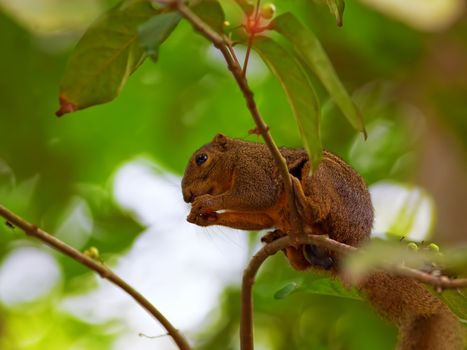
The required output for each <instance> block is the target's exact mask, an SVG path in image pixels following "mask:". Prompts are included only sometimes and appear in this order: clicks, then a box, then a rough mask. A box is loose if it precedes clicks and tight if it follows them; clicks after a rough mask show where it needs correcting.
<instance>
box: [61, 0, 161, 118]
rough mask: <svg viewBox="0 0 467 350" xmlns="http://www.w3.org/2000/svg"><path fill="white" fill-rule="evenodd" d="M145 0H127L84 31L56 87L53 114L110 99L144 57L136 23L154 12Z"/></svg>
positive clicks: (71, 110)
mask: <svg viewBox="0 0 467 350" xmlns="http://www.w3.org/2000/svg"><path fill="white" fill-rule="evenodd" d="M158 13H159V11H158V10H156V9H154V8H153V7H152V6H151V4H150V3H149V1H147V0H127V1H123V2H121V3H120V4H119V5H117V6H116V7H114V8H112V9H111V10H110V11H108V12H107V13H106V14H105V15H103V16H102V17H101V18H99V19H98V20H97V21H96V22H95V23H94V24H92V25H91V27H90V28H89V29H88V30H87V31H86V33H84V35H83V37H82V38H81V40H80V41H79V42H78V45H77V46H76V48H75V50H74V51H73V53H72V55H71V57H70V60H69V62H68V65H67V67H66V70H65V74H64V77H63V81H62V83H61V87H60V109H59V110H58V111H57V113H56V114H57V116H61V115H63V114H65V113H69V112H73V111H76V110H79V109H83V108H86V107H89V106H93V105H97V104H101V103H105V102H108V101H111V100H113V99H114V98H115V97H116V96H117V95H118V94H119V93H120V91H121V89H122V88H123V86H124V85H125V82H126V81H127V79H128V77H129V76H130V75H131V73H133V72H134V71H135V70H136V68H138V67H139V65H140V64H141V63H142V62H143V61H144V59H145V58H146V52H145V50H144V48H143V47H141V45H140V42H139V35H138V27H139V26H140V25H141V24H142V23H144V22H145V21H147V20H148V19H149V18H150V17H152V16H154V15H156V14H158Z"/></svg>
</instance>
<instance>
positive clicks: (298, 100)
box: [253, 37, 322, 169]
mask: <svg viewBox="0 0 467 350" xmlns="http://www.w3.org/2000/svg"><path fill="white" fill-rule="evenodd" d="M253 48H254V49H255V51H256V52H258V54H259V55H260V56H261V58H262V59H263V61H264V62H265V63H266V64H267V66H268V67H269V69H270V70H271V72H272V73H273V74H274V75H275V76H276V78H277V79H278V80H279V82H280V83H281V85H282V88H283V89H284V91H285V93H286V95H287V97H288V100H289V103H290V106H291V108H292V111H293V114H294V115H295V118H296V120H297V125H298V129H299V131H300V136H301V138H302V142H303V145H304V147H305V149H306V151H307V153H308V156H309V158H310V160H311V161H312V164H313V168H314V169H316V167H317V166H318V164H319V161H320V160H321V152H322V148H321V140H320V136H319V119H320V107H319V102H318V98H317V97H316V93H315V91H314V89H313V87H312V85H311V84H310V82H309V80H308V78H307V76H306V74H305V73H304V72H303V69H302V67H301V66H300V64H299V62H298V61H297V60H296V59H295V57H294V56H293V55H292V54H290V53H289V52H288V51H286V50H285V49H284V48H283V47H281V46H280V45H279V44H278V43H276V42H275V41H274V40H272V39H270V38H267V37H258V38H256V39H255V41H254V44H253Z"/></svg>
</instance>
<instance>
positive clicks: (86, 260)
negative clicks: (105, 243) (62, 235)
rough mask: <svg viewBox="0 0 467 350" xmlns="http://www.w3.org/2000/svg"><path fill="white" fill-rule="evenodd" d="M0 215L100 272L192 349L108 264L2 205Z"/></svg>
mask: <svg viewBox="0 0 467 350" xmlns="http://www.w3.org/2000/svg"><path fill="white" fill-rule="evenodd" d="M0 216H2V217H3V218H5V220H7V222H8V223H9V224H12V225H14V226H17V227H19V228H20V229H21V230H23V231H24V232H25V233H26V234H27V235H29V236H32V237H34V238H37V239H39V240H41V241H42V242H43V243H45V244H47V245H48V246H50V247H52V248H53V249H55V250H57V251H59V252H61V253H63V254H65V255H68V256H69V257H70V258H72V259H73V260H75V261H77V262H79V263H80V264H82V265H84V266H86V267H88V268H89V269H91V270H93V271H95V272H96V273H98V274H99V275H100V276H101V277H102V278H105V279H107V280H109V281H110V282H111V283H113V284H115V285H116V286H117V287H119V288H120V289H122V290H123V291H124V292H125V293H127V294H128V295H130V296H131V297H132V298H133V299H134V300H135V301H136V302H137V303H138V304H139V305H141V307H142V308H143V309H145V310H146V311H147V312H148V313H149V314H151V315H152V316H153V317H154V318H155V319H156V320H157V321H159V323H160V324H161V325H162V326H163V327H164V328H165V329H166V330H167V333H168V334H169V335H170V336H171V337H172V339H173V340H174V342H175V343H176V344H177V346H178V348H179V349H180V350H190V349H191V348H190V345H189V344H188V342H187V340H186V339H185V338H184V337H183V336H182V335H181V334H180V333H179V331H178V330H177V329H176V328H175V327H174V326H173V325H172V324H171V323H170V322H169V321H168V320H167V319H166V318H165V316H164V315H162V313H161V312H160V311H159V310H158V309H156V307H155V306H154V305H152V304H151V303H150V302H149V300H147V299H146V298H145V297H144V296H143V295H141V294H140V293H139V292H138V291H137V290H135V289H134V288H133V287H132V286H130V285H129V284H128V283H127V282H125V281H124V280H123V279H121V278H120V277H119V276H117V275H116V274H115V273H113V272H112V271H111V270H110V269H109V268H108V267H107V266H105V265H103V264H101V263H100V262H98V261H96V260H94V259H92V258H90V257H88V256H87V255H85V254H83V253H81V252H80V251H78V250H76V249H75V248H73V247H70V246H69V245H67V244H66V243H64V242H62V241H60V240H58V239H57V238H55V237H54V236H52V235H51V234H49V233H47V232H45V231H44V230H41V229H40V228H38V227H37V226H36V225H33V224H31V223H29V222H27V221H26V220H24V219H23V218H21V217H19V216H18V215H16V214H15V213H13V212H11V211H10V210H8V209H7V208H5V207H3V206H2V205H0Z"/></svg>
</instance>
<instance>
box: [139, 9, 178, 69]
mask: <svg viewBox="0 0 467 350" xmlns="http://www.w3.org/2000/svg"><path fill="white" fill-rule="evenodd" d="M181 18H182V16H181V15H180V14H179V13H178V12H175V11H174V12H166V13H161V14H159V15H157V16H154V17H151V18H150V19H149V20H148V21H147V22H145V23H143V24H142V25H141V26H140V27H139V28H138V30H139V35H140V41H141V45H142V46H143V47H144V49H145V50H146V52H147V54H148V55H149V56H151V58H152V59H153V60H155V61H156V60H157V59H158V58H159V47H160V45H161V44H162V43H163V42H164V41H165V40H166V39H167V38H168V37H169V35H170V34H171V33H172V31H173V30H174V29H175V27H176V26H177V24H178V22H180V19H181Z"/></svg>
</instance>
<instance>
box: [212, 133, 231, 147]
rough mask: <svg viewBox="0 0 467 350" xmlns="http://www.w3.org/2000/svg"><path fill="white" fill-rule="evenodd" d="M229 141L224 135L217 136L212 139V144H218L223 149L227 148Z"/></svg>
mask: <svg viewBox="0 0 467 350" xmlns="http://www.w3.org/2000/svg"><path fill="white" fill-rule="evenodd" d="M227 141H228V138H227V136H225V135H223V134H217V135H216V136H214V138H213V139H212V143H214V144H216V145H219V146H221V147H225V146H226V145H227Z"/></svg>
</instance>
